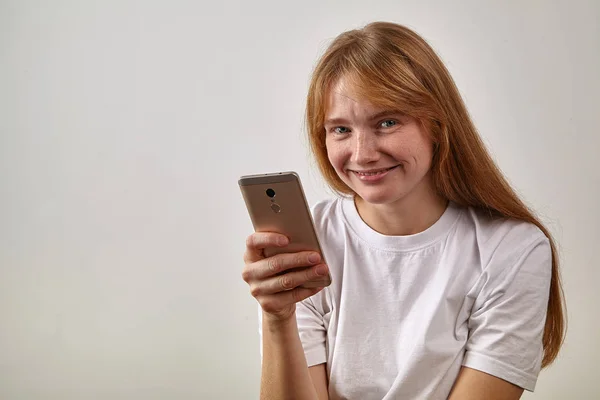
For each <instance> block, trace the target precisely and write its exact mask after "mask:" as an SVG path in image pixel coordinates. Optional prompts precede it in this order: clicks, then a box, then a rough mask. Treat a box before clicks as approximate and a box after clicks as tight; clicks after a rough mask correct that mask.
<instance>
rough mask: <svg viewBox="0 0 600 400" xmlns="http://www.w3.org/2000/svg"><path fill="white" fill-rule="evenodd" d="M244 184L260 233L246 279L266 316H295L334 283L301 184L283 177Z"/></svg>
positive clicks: (251, 244)
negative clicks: (303, 302) (306, 302)
mask: <svg viewBox="0 0 600 400" xmlns="http://www.w3.org/2000/svg"><path fill="white" fill-rule="evenodd" d="M239 185H240V189H241V191H242V195H243V197H244V201H245V203H246V207H247V209H248V213H249V215H250V219H251V220H252V224H253V226H254V230H255V233H253V234H252V235H250V236H249V237H248V240H247V242H246V252H245V254H244V261H245V263H246V266H245V268H244V271H243V273H242V277H243V279H244V280H245V281H246V282H248V284H249V285H250V291H251V293H252V295H253V296H254V297H255V298H256V299H257V300H258V301H259V302H260V304H261V306H262V308H263V310H264V311H265V312H268V313H270V314H273V315H275V316H278V317H285V316H289V314H291V312H293V310H294V309H295V303H296V302H298V301H301V300H303V299H305V298H307V297H310V296H312V295H313V294H315V293H317V292H318V291H319V290H321V289H322V288H323V287H325V286H328V285H330V284H331V275H330V274H329V271H328V268H327V266H326V264H325V260H324V258H323V253H322V251H321V246H320V244H319V240H318V237H317V235H316V232H315V229H314V224H313V221H312V217H311V214H310V210H309V208H308V204H307V203H306V198H305V196H304V191H303V190H302V185H301V183H300V179H299V177H298V175H297V174H296V173H294V172H281V173H274V174H265V175H251V176H243V177H241V178H240V180H239ZM311 255H312V256H313V257H311Z"/></svg>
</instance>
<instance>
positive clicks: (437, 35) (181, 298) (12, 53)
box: [0, 0, 600, 400]
mask: <svg viewBox="0 0 600 400" xmlns="http://www.w3.org/2000/svg"><path fill="white" fill-rule="evenodd" d="M375 10H377V11H375ZM373 20H391V21H395V22H400V23H404V24H406V25H408V26H410V27H412V28H414V29H415V30H417V31H418V32H419V33H421V34H422V35H423V36H424V37H425V38H426V39H427V40H428V41H429V42H430V43H431V44H432V46H433V47H434V48H435V49H436V50H437V51H438V52H439V54H440V55H441V56H442V58H443V59H444V61H445V62H446V63H447V65H448V67H449V69H450V71H451V73H452V74H453V76H454V78H455V80H456V82H457V84H458V86H459V88H460V90H461V92H462V94H463V95H464V97H465V100H466V102H467V105H468V107H469V110H470V112H471V113H472V115H473V118H474V120H475V122H476V124H477V126H478V128H479V129H480V131H481V133H482V135H483V137H484V138H485V141H486V143H488V144H489V146H490V148H491V149H492V152H493V154H494V156H495V158H496V159H497V161H498V162H499V164H500V166H501V168H502V169H503V170H504V171H505V173H506V174H507V176H508V177H509V179H510V181H511V182H512V183H513V184H514V186H515V187H516V188H517V189H518V191H519V192H520V193H521V194H522V195H523V196H524V197H525V199H526V200H527V202H529V203H530V204H532V205H533V206H534V207H535V208H536V209H537V210H538V211H539V212H540V214H541V215H542V217H543V219H544V221H546V222H547V223H548V224H549V226H550V228H551V229H552V231H553V233H554V234H555V235H556V238H557V239H558V241H559V242H560V246H561V252H562V253H561V254H562V260H563V276H564V281H565V290H566V295H567V300H568V306H569V318H570V325H569V327H570V328H569V334H568V337H567V341H566V344H565V346H564V350H563V352H562V354H561V357H560V359H559V360H558V361H557V362H556V364H555V365H554V366H553V367H552V368H550V369H548V370H545V371H543V372H542V374H541V376H540V379H539V381H538V387H537V391H536V393H535V394H533V395H532V394H527V395H526V396H525V397H526V398H527V399H567V398H569V399H596V398H600V385H599V384H598V382H599V378H600V375H599V374H598V367H597V365H598V361H599V360H600V346H599V343H598V341H599V339H600V313H599V312H598V310H597V305H598V304H599V303H600V290H598V281H599V280H600V273H599V270H600V268H599V265H598V257H597V249H598V247H599V246H600V230H599V229H600V228H599V226H600V211H599V209H598V205H599V204H600V168H599V167H598V164H597V162H598V156H597V153H598V150H600V139H599V135H598V133H599V132H598V127H599V126H600V111H599V110H600V94H599V93H600V78H599V77H600V75H599V74H598V71H600V28H599V22H598V21H599V20H600V3H598V2H597V1H593V0H590V1H566V0H565V1H546V2H540V1H529V0H528V1H523V0H519V1H516V0H515V1H504V2H484V1H479V0H454V1H451V2H446V1H420V2H415V1H398V0H394V1H375V0H374V1H361V2H359V1H348V0H346V1H339V2H322V1H316V0H311V1H308V0H304V1H301V2H300V1H298V2H281V1H276V0H261V1H253V2H247V1H242V0H238V1H236V2H230V1H225V2H216V1H215V2H202V1H200V2H198V1H140V2H134V1H129V0H127V1H76V0H73V1H52V2H47V1H41V0H40V1H34V0H31V1H26V0H13V1H6V0H4V1H1V2H0V135H1V137H0V321H1V322H0V398H2V399H10V400H13V399H15V400H21V399H27V400H29V399H63V400H70V399H198V398H200V399H252V398H257V396H258V385H259V374H260V371H259V347H258V346H259V343H258V335H257V321H256V317H257V307H256V303H255V301H254V300H253V299H252V298H251V297H250V295H249V293H248V289H247V287H246V284H245V283H244V282H243V281H242V280H241V278H240V271H241V268H242V259H241V257H242V252H243V249H244V239H245V237H246V236H247V235H248V234H249V233H250V232H251V229H252V228H251V224H250V220H249V218H248V217H247V215H246V212H245V208H244V205H243V202H242V197H241V195H240V193H239V189H238V187H237V178H238V177H239V176H240V175H243V174H250V173H261V172H270V171H281V170H296V171H298V173H299V174H300V176H301V177H302V178H303V181H304V186H305V189H306V191H307V196H308V199H309V201H310V202H311V203H314V202H315V201H317V200H319V199H321V198H324V197H325V196H329V195H330V194H329V192H328V191H327V189H326V188H325V186H324V184H323V182H322V181H321V179H320V178H319V176H318V173H317V171H316V169H315V168H314V167H313V165H312V163H311V161H310V160H309V159H308V158H307V154H308V151H307V143H306V140H305V139H304V136H303V122H302V117H303V112H304V99H305V95H306V90H307V82H308V78H309V74H310V72H311V69H312V67H313V65H314V63H315V61H316V59H317V57H318V56H319V54H321V53H322V51H323V50H324V48H325V47H326V45H327V44H328V43H329V41H330V40H331V39H332V38H333V37H334V36H336V35H337V34H339V33H340V32H342V31H344V30H347V29H351V28H355V27H359V26H362V25H364V24H365V23H367V22H370V21H373Z"/></svg>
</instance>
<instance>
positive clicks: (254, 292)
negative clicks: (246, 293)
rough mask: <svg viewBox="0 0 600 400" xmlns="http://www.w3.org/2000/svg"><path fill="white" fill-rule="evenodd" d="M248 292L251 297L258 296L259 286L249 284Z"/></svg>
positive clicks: (259, 292)
mask: <svg viewBox="0 0 600 400" xmlns="http://www.w3.org/2000/svg"><path fill="white" fill-rule="evenodd" d="M250 294H251V295H252V297H257V296H260V294H261V290H260V286H257V285H252V286H250Z"/></svg>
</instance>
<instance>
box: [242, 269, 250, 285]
mask: <svg viewBox="0 0 600 400" xmlns="http://www.w3.org/2000/svg"><path fill="white" fill-rule="evenodd" d="M251 278H252V273H251V272H250V270H249V269H248V268H244V269H243V270H242V279H243V280H244V282H250V279H251Z"/></svg>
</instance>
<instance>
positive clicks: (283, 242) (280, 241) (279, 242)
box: [277, 236, 288, 246]
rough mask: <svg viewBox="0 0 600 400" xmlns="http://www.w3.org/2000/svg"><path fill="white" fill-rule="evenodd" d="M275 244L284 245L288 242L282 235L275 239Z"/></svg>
mask: <svg viewBox="0 0 600 400" xmlns="http://www.w3.org/2000/svg"><path fill="white" fill-rule="evenodd" d="M277 244H278V245H280V246H285V245H287V244H288V239H287V238H286V237H284V236H279V238H278V239H277Z"/></svg>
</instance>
